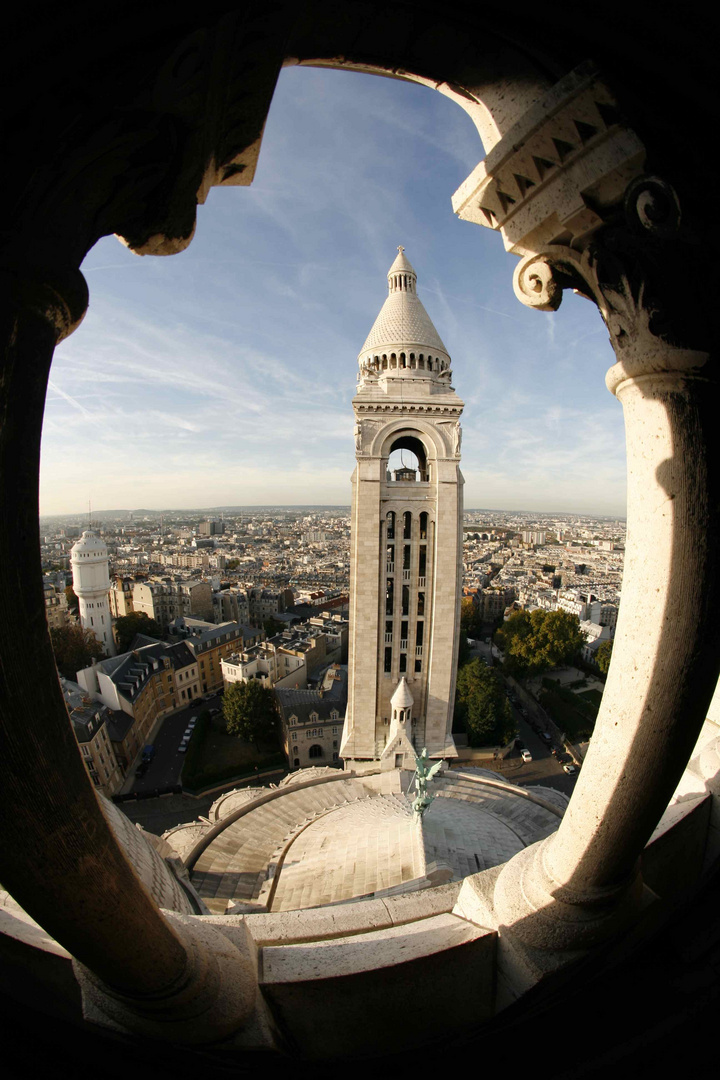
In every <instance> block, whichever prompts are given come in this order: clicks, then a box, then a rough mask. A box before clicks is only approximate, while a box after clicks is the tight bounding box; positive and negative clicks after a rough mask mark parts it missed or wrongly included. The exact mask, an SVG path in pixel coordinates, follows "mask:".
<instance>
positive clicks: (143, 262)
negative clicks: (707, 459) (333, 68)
mask: <svg viewBox="0 0 720 1080" xmlns="http://www.w3.org/2000/svg"><path fill="white" fill-rule="evenodd" d="M478 155H479V147H478V140H477V135H476V133H475V130H474V128H473V126H472V124H471V122H470V121H469V119H468V118H467V117H466V116H465V114H464V113H463V112H462V111H461V110H459V109H457V107H456V106H455V105H453V104H452V103H451V102H448V101H447V100H446V99H444V98H443V97H442V96H441V95H438V94H434V93H431V92H430V91H425V90H422V89H418V88H417V87H412V86H408V85H406V84H402V83H398V82H388V81H386V80H381V79H373V78H369V77H367V78H364V77H362V76H359V75H354V76H348V75H347V73H345V74H344V75H343V74H342V73H341V74H340V76H339V77H338V75H337V73H335V72H328V71H307V70H306V71H300V72H293V71H290V72H284V73H283V75H282V76H281V78H280V81H279V84H278V89H277V92H276V94H275V98H274V102H273V107H272V110H271V114H270V118H269V121H268V125H267V129H266V134H265V139H264V145H263V150H262V153H261V159H260V166H259V168H258V173H257V177H256V180H255V183H254V185H253V186H252V187H251V188H249V189H241V188H236V189H218V190H216V191H213V192H211V194H210V197H209V199H208V201H207V203H206V205H205V206H203V207H200V208H199V212H198V229H197V233H196V236H195V239H194V240H193V243H192V245H191V246H190V248H189V249H188V250H187V251H186V252H184V253H182V254H181V255H178V256H174V257H172V258H163V259H153V258H149V257H147V258H138V257H137V256H135V255H133V254H132V253H131V252H129V251H127V250H126V249H125V248H123V247H122V246H121V245H120V244H118V242H117V241H115V240H114V239H112V238H106V239H104V240H101V241H100V242H99V243H98V244H97V245H96V246H95V248H94V250H93V251H92V252H91V253H90V255H89V256H88V258H87V260H86V265H85V268H84V269H85V271H86V273H87V275H88V278H89V280H90V291H91V306H90V311H89V313H88V316H87V318H86V319H85V321H84V322H83V324H82V325H81V327H80V328H79V329H78V330H77V331H76V333H75V334H73V335H72V336H71V337H70V338H68V339H67V340H66V341H64V342H63V343H62V344H61V345H60V347H59V348H58V350H57V353H56V357H55V361H54V365H53V372H52V382H51V385H50V388H49V393H48V399H47V407H46V421H45V429H44V434H43V460H42V477H41V479H42V508H43V510H44V511H46V512H51V511H55V512H60V511H62V510H63V509H64V508H67V507H70V508H72V507H76V506H80V505H82V504H83V503H84V502H85V501H86V499H87V497H88V494H90V495H91V497H92V498H93V502H94V503H95V504H96V505H98V506H100V505H101V504H102V502H103V501H104V503H105V505H109V504H115V505H116V506H117V505H128V506H133V505H135V506H137V505H140V504H144V505H150V506H168V505H176V506H193V505H205V506H207V505H213V504H219V503H223V502H229V501H230V502H267V501H269V500H272V501H277V502H331V503H341V502H347V501H349V498H350V488H349V477H350V474H351V472H352V469H353V467H354V443H353V439H352V426H353V418H352V406H351V401H352V396H353V394H354V392H355V386H356V373H357V366H356V357H357V353H358V350H359V348H360V347H361V345H362V342H363V341H364V339H365V336H366V335H367V333H368V331H369V329H370V326H371V325H372V322H373V320H374V318H375V316H376V314H377V312H378V310H379V308H380V306H381V304H382V303H383V300H384V298H385V295H386V291H385V290H386V282H385V275H386V272H387V269H388V267H389V265H390V263H391V262H392V260H393V258H394V255H395V248H396V245H397V244H399V243H403V244H404V245H405V246H406V247H407V249H408V254H409V256H410V258H411V261H412V262H413V264H414V265H415V266H416V269H417V270H418V274H419V282H420V290H421V292H420V295H421V297H422V299H423V303H424V304H425V306H426V308H427V309H428V312H429V314H430V316H431V318H432V319H433V321H434V322H435V323H436V325H437V328H438V330H439V332H440V334H441V336H442V337H443V338H444V340H445V341H446V344H447V346H448V348H449V349H450V352H451V355H452V356H453V362H454V365H453V366H454V370H455V385H456V387H457V390H458V393H459V394H460V396H461V397H462V398H463V399H464V400H465V402H466V408H465V415H464V417H463V424H464V428H465V439H464V443H463V463H462V467H463V472H464V474H465V477H466V488H465V493H466V501H467V504H468V505H472V504H474V505H488V504H491V505H498V506H501V505H508V506H510V505H513V504H514V505H518V502H517V500H521V501H524V502H526V500H528V499H530V496H532V499H533V500H534V502H533V505H535V506H537V507H538V508H542V505H543V504H547V501H548V500H550V502H552V503H553V504H554V505H557V500H558V499H559V498H560V497H561V496H562V497H565V498H567V499H570V500H572V499H573V498H575V499H580V498H581V497H583V498H594V499H596V501H597V502H598V504H599V503H603V505H605V504H608V505H609V504H610V503H612V502H613V500H615V503H616V504H617V507H618V512H620V508H621V506H622V504H623V502H624V437H623V431H622V418H621V414H620V410H619V409H618V408H617V407H616V403H615V402H613V400H612V399H611V398H610V397H609V395H608V394H607V391H606V390H605V388H604V383H603V378H604V370H605V368H606V367H609V366H610V364H611V363H612V362H613V357H612V354H611V351H610V349H609V346H608V343H607V336H606V332H605V330H604V327H603V325H602V323H601V322H600V320H599V318H598V316H597V313H596V311H595V309H594V308H593V307H592V306H591V305H589V304H582V303H575V302H573V301H574V300H575V298H570V297H569V298H568V299H567V300H566V301H565V303H564V304H563V305H562V307H561V309H560V311H559V312H558V313H557V314H556V315H545V314H538V313H536V312H532V311H529V310H528V309H526V308H524V307H522V305H520V304H519V303H518V302H517V301H516V300H515V297H514V294H513V292H512V272H513V267H514V265H515V260H514V258H513V257H512V256H507V255H506V254H505V253H504V251H503V249H502V244H501V242H500V241H499V238H498V237H497V236H496V235H495V234H494V233H492V232H491V231H490V230H485V229H482V228H478V227H476V226H470V225H467V224H466V223H460V222H458V221H457V220H456V219H455V218H454V216H453V214H452V211H451V208H450V204H449V198H450V195H451V193H452V191H453V190H454V187H455V186H456V185H457V183H458V178H459V177H460V178H462V177H463V176H464V174H465V170H466V169H468V168H469V167H472V166H473V165H474V164H475V162H476V161H477V158H478ZM589 478H591V479H592V482H591V483H589ZM583 485H584V488H583ZM563 492H564V493H565V494H564V496H563ZM513 501H514V502H513ZM526 504H527V503H526Z"/></svg>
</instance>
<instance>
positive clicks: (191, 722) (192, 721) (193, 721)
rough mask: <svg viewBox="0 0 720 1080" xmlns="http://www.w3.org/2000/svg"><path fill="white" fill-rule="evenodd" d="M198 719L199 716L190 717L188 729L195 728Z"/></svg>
mask: <svg viewBox="0 0 720 1080" xmlns="http://www.w3.org/2000/svg"><path fill="white" fill-rule="evenodd" d="M197 721H198V718H197V716H191V717H190V719H189V721H188V726H187V729H188V731H192V729H193V728H194V727H195V725H196V724H197Z"/></svg>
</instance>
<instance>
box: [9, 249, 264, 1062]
mask: <svg viewBox="0 0 720 1080" xmlns="http://www.w3.org/2000/svg"><path fill="white" fill-rule="evenodd" d="M1 277H2V288H1V290H0V296H1V297H2V301H1V303H2V309H1V311H0V347H1V348H2V368H1V371H2V377H1V378H0V505H2V507H3V508H4V512H3V513H2V514H0V600H2V602H3V608H4V610H5V611H6V612H9V613H11V614H12V616H13V617H12V618H6V619H4V620H2V621H0V656H1V657H2V663H1V665H0V759H2V761H3V766H4V771H3V783H2V785H0V832H1V833H2V837H3V844H2V853H1V855H0V880H1V881H2V883H3V885H4V886H5V888H7V889H8V890H9V892H10V893H11V894H12V895H13V896H14V897H15V899H16V900H17V901H18V903H20V904H21V905H22V907H23V908H24V909H25V911H27V913H28V914H29V915H31V916H32V918H33V919H35V920H36V921H37V922H38V923H39V924H40V925H41V926H42V927H44V928H45V930H47V931H48V933H50V934H51V935H52V936H53V937H54V938H55V939H56V940H57V941H59V942H60V943H61V944H62V945H64V946H65V948H66V949H67V950H68V951H69V952H70V953H71V954H72V956H73V957H74V958H75V959H76V961H77V962H78V963H79V965H80V967H81V969H87V970H88V972H92V976H88V977H89V978H90V979H91V980H92V981H93V983H94V987H95V989H94V993H95V997H96V998H99V999H102V1000H105V999H107V1001H109V1002H110V1005H109V1010H106V1011H110V1012H112V1013H113V1014H114V1015H115V1017H116V1019H119V1020H120V1022H121V1023H122V1024H123V1026H127V1027H130V1028H135V1029H139V1030H147V1031H149V1032H154V1033H158V1030H160V1031H162V1032H165V1033H166V1034H167V1035H168V1037H171V1038H175V1039H179V1040H180V1041H183V1040H184V1039H188V1040H189V1041H206V1040H208V1039H216V1038H219V1037H222V1036H223V1035H226V1034H228V1033H229V1032H231V1031H234V1030H236V1029H237V1028H238V1027H239V1026H240V1025H241V1024H242V1022H243V1021H244V1020H245V1018H246V1017H247V1014H248V1011H249V1010H250V1009H251V1008H252V1005H253V1002H254V993H255V979H254V975H253V970H252V964H251V963H250V959H249V956H243V955H241V953H240V952H239V951H238V949H236V948H234V946H232V945H230V943H229V942H228V941H227V939H226V938H224V937H223V935H221V934H219V933H218V932H217V931H214V932H213V929H212V928H207V929H205V928H203V929H202V930H199V929H196V927H195V926H194V925H193V921H192V920H190V919H185V920H180V919H176V920H174V921H170V919H169V918H167V917H165V916H163V915H162V914H161V913H160V911H159V910H158V908H157V906H156V904H155V902H154V901H153V899H152V897H151V896H150V894H149V893H148V891H147V890H146V888H145V886H144V885H143V884H142V882H141V881H140V879H139V878H138V876H137V875H136V874H135V872H134V870H133V868H132V866H131V865H130V863H129V862H128V860H127V859H126V857H125V855H124V853H123V851H122V850H121V848H120V847H119V845H118V843H117V841H116V839H115V836H114V834H113V832H112V831H111V829H110V827H109V825H108V823H107V821H106V819H105V817H104V815H103V814H102V812H101V809H100V806H99V804H98V800H97V798H96V796H95V792H94V789H93V787H92V784H91V782H90V780H89V777H88V775H87V772H86V770H85V768H84V766H83V763H82V760H81V757H80V754H79V752H78V747H77V744H76V741H75V737H74V735H73V732H72V729H71V725H70V721H69V718H68V714H67V709H66V707H65V703H64V700H63V696H62V692H61V689H60V684H59V681H58V678H57V672H56V668H55V663H54V658H53V653H52V647H51V644H50V637H49V633H48V629H47V624H46V619H45V604H44V598H43V589H42V580H41V575H40V567H39V549H40V536H39V522H38V473H39V465H40V436H41V428H42V417H43V407H44V402H45V392H46V385H47V377H48V373H49V369H50V362H51V360H52V354H53V349H54V347H55V344H56V342H57V341H59V340H61V339H62V338H63V337H65V336H67V335H68V334H69V333H71V332H72V330H73V329H75V327H76V326H77V325H78V324H79V322H80V321H81V319H82V317H83V315H84V313H85V309H86V304H87V288H86V285H85V281H84V278H83V277H82V274H80V272H79V271H77V270H61V271H56V272H54V273H52V274H50V273H47V274H43V273H41V272H39V271H37V270H31V269H27V270H25V271H24V272H23V273H12V272H9V271H5V272H4V273H2V275H1ZM213 933H214V934H215V936H216V937H218V939H219V944H220V947H219V948H217V947H215V948H214V947H213V946H212V942H211V941H210V938H211V937H212V936H213ZM216 945H217V943H216ZM249 983H251V986H250V985H249ZM188 1016H192V1017H193V1024H192V1025H188V1024H187V1017H188Z"/></svg>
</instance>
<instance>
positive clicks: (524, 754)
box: [520, 750, 532, 761]
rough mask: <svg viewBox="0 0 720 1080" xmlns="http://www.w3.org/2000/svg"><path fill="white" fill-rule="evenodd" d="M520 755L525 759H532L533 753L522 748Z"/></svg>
mask: <svg viewBox="0 0 720 1080" xmlns="http://www.w3.org/2000/svg"><path fill="white" fill-rule="evenodd" d="M520 756H521V757H522V759H523V761H532V754H531V753H530V751H529V750H521V751H520Z"/></svg>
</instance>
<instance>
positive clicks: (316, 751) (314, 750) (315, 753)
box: [308, 743, 323, 758]
mask: <svg viewBox="0 0 720 1080" xmlns="http://www.w3.org/2000/svg"><path fill="white" fill-rule="evenodd" d="M322 756H323V749H322V746H318V744H317V743H313V745H312V746H311V747H310V749H309V750H308V757H310V758H321V757H322Z"/></svg>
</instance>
